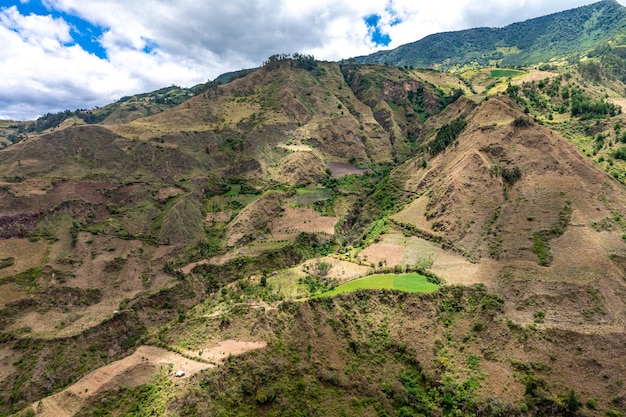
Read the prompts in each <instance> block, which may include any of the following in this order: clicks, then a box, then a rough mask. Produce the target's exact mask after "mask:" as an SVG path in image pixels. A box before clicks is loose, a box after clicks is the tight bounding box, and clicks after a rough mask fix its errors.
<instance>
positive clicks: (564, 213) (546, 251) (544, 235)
mask: <svg viewBox="0 0 626 417" xmlns="http://www.w3.org/2000/svg"><path fill="white" fill-rule="evenodd" d="M571 216H572V206H571V202H569V201H567V203H566V205H565V207H563V208H562V209H561V211H559V217H558V219H557V220H556V222H555V223H554V224H553V225H552V226H551V227H550V228H549V229H547V230H541V231H539V232H535V233H534V234H533V247H532V251H533V252H534V253H535V254H536V255H537V257H538V258H539V265H541V266H549V265H550V264H551V263H552V254H551V253H550V244H549V241H550V240H551V239H555V238H557V237H559V236H561V235H563V233H565V230H566V229H567V225H568V224H569V222H570V218H571Z"/></svg>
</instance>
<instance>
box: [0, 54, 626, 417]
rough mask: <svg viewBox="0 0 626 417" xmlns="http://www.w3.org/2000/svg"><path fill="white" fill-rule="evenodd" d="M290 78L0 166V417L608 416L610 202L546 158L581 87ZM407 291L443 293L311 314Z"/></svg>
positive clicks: (517, 75) (282, 71)
mask: <svg viewBox="0 0 626 417" xmlns="http://www.w3.org/2000/svg"><path fill="white" fill-rule="evenodd" d="M299 59H300V58H293V59H292V58H286V59H281V60H275V61H271V62H270V63H271V65H269V64H268V65H266V66H265V67H263V68H261V69H259V70H258V71H255V72H252V73H249V74H247V75H246V76H244V77H241V78H237V79H235V80H233V81H231V82H229V83H227V84H224V85H218V84H210V85H207V86H206V90H205V91H204V92H201V93H199V94H197V95H195V96H194V97H192V98H189V99H188V100H186V101H184V102H183V103H182V104H180V105H179V106H177V107H175V108H172V109H170V110H164V111H163V112H160V113H158V114H153V115H150V116H148V117H141V118H134V117H133V118H132V119H133V120H130V119H131V118H129V119H125V118H123V117H121V116H120V117H119V118H109V119H107V120H106V123H103V124H100V125H83V124H80V125H75V126H73V125H71V123H66V124H65V125H63V126H59V127H57V128H55V129H54V131H50V132H46V133H43V134H41V135H29V137H28V139H26V140H23V141H21V142H19V143H17V144H14V145H12V146H9V147H8V148H7V149H4V150H2V151H0V181H1V187H0V194H1V198H0V238H1V240H0V290H1V291H0V294H1V295H0V308H1V309H2V310H0V313H1V314H0V331H1V333H0V336H1V339H0V341H1V342H2V344H1V345H0V357H1V358H3V361H2V362H0V363H1V364H2V365H0V386H1V387H2V389H1V390H0V392H2V394H0V395H3V397H2V402H0V407H1V408H0V412H3V413H5V412H6V413H10V412H16V411H19V410H32V412H34V413H35V414H41V415H45V413H51V411H50V410H49V409H46V407H47V406H48V407H51V406H54V407H57V406H58V404H59V402H58V401H59V400H58V399H59V398H61V396H67V395H70V394H71V395H74V396H76V397H72V398H74V399H77V400H76V402H74V403H73V405H72V410H74V411H72V413H74V412H77V413H78V414H79V415H97V414H98V413H102V412H105V410H108V411H106V412H109V411H110V412H111V413H113V414H126V413H129V412H130V411H129V410H130V409H131V408H132V407H135V406H136V407H140V408H141V407H143V408H141V409H142V410H144V411H145V412H152V413H157V414H167V413H171V414H176V415H197V414H198V413H206V412H215V413H217V412H220V413H227V414H228V413H236V414H241V413H244V414H248V415H273V414H275V413H276V412H278V411H279V410H282V411H285V410H292V411H293V412H294V413H295V412H296V410H305V409H306V410H309V413H310V414H316V415H328V414H333V415H334V414H340V413H344V414H346V413H347V414H353V413H357V412H359V413H365V414H366V415H383V414H384V415H405V414H407V413H409V414H411V413H422V414H432V413H440V414H443V415H452V414H453V413H460V414H461V415H476V414H478V415H513V414H518V415H537V414H541V413H557V414H558V413H561V414H563V415H575V414H576V413H578V414H581V415H582V413H587V414H593V415H603V414H604V413H605V412H606V411H607V410H613V411H615V412H620V411H626V410H625V409H624V400H623V398H624V395H626V394H625V393H624V390H623V388H622V386H621V382H620V381H621V380H622V379H623V377H626V375H624V372H625V371H624V369H622V367H621V365H619V364H612V363H611V359H610V358H616V357H620V356H621V355H623V353H624V352H623V346H624V345H623V341H622V339H623V337H624V324H625V319H626V317H625V314H626V311H625V310H624V306H625V303H626V299H624V294H626V284H625V283H624V279H623V277H624V275H625V274H626V270H625V268H626V263H625V262H624V261H623V260H624V259H626V244H625V243H624V239H623V236H624V233H626V224H624V221H623V218H624V216H626V194H625V191H626V188H624V185H623V184H622V183H620V182H619V179H620V177H619V175H613V176H611V175H609V174H608V173H607V172H606V170H604V169H603V168H604V167H603V166H599V165H598V163H597V161H594V160H592V158H590V157H589V155H585V154H584V153H583V152H581V150H580V149H579V148H580V146H579V147H578V148H577V146H576V145H579V143H576V141H575V140H572V138H571V137H569V136H568V139H570V140H568V139H566V138H565V137H564V136H566V133H567V132H569V131H570V130H569V129H578V128H577V127H576V126H578V123H584V121H583V118H582V115H581V114H576V113H575V109H577V108H578V107H576V106H577V104H576V103H577V102H575V101H574V100H573V99H571V98H570V97H572V96H569V95H568V98H567V99H566V98H564V93H563V91H565V89H567V91H568V94H574V96H575V97H583V98H584V97H586V98H585V100H587V101H588V102H589V103H601V104H602V105H604V104H606V103H607V102H606V101H604V98H603V97H602V96H601V94H602V91H601V90H600V88H597V87H594V86H593V85H587V84H585V81H584V79H583V78H580V77H578V78H577V77H573V76H571V75H570V76H569V77H565V75H564V74H560V73H557V72H537V71H534V72H532V73H528V72H525V71H521V70H519V71H512V70H511V71H508V70H506V71H505V70H498V72H487V71H483V72H480V71H477V72H475V73H471V74H470V73H465V74H464V75H463V76H462V77H456V76H453V75H451V74H443V73H438V72H436V71H429V70H412V69H409V68H392V67H379V66H361V65H355V64H353V63H349V64H346V65H341V66H340V65H338V64H334V63H321V62H315V63H311V62H308V61H307V62H306V64H307V65H306V66H302V65H301V64H302V63H301V62H300V61H299ZM494 71H495V70H494ZM534 83H536V84H534ZM539 83H541V86H539ZM557 84H558V85H557ZM611 88H613V90H611V92H612V93H614V92H615V91H616V90H615V89H614V88H615V85H612V87H611ZM576 89H580V92H578V90H576ZM477 91H478V92H479V93H477ZM549 92H551V93H549ZM572 92H573V93H572ZM549 94H552V96H550V97H552V102H551V104H550V105H546V106H543V107H542V103H543V102H544V101H545V100H544V95H545V96H546V97H548V95H549ZM576 94H578V95H576ZM605 94H606V93H605ZM581 100H582V99H581ZM594 100H595V101H594ZM603 103H604V104H603ZM557 108H558V109H560V111H557ZM594 108H595V107H594ZM598 108H599V107H598ZM607 108H608V107H607ZM610 109H612V110H613V111H609V112H607V113H606V114H601V115H599V116H598V119H597V120H599V121H598V122H597V126H599V127H598V129H599V130H598V131H597V132H595V131H594V132H593V133H591V132H589V133H590V134H593V135H596V134H597V133H598V132H605V131H606V130H607V129H609V128H610V126H616V125H617V124H618V123H621V120H622V115H621V113H620V112H619V111H617V107H611V108H610ZM557 113H558V115H557V116H556V117H555V114H557ZM549 116H551V117H549ZM592 127H593V126H592ZM603 129H604V130H603ZM614 130H615V129H614ZM614 136H615V140H617V139H618V137H619V136H618V133H617V131H615V132H614ZM607 137H609V136H607ZM611 137H612V136H611ZM608 146H609V145H608V143H607V149H606V150H605V152H607V154H608V152H612V151H609V150H608ZM583 151H584V149H583ZM619 164H620V162H619V161H617V162H615V163H614V165H613V166H614V167H616V168H615V169H617V168H619V167H620V165H619ZM405 271H408V272H415V271H416V272H419V273H420V274H423V277H426V278H428V279H429V280H430V281H429V282H430V284H443V285H444V287H443V288H441V289H440V290H439V291H438V292H435V293H434V294H431V295H422V296H420V295H404V294H403V293H399V292H387V291H381V290H374V291H372V292H369V293H362V292H358V293H356V294H347V295H343V296H337V297H336V298H326V299H320V300H317V299H312V298H311V297H319V296H323V295H324V291H326V290H328V289H331V288H336V287H338V286H339V285H340V284H343V283H347V282H351V281H352V280H354V279H355V278H359V277H363V276H366V275H369V274H371V273H382V272H387V273H390V272H391V273H393V272H396V273H400V272H405ZM294 300H297V301H294ZM113 338H114V339H115V340H112V339H113ZM594 341H596V342H597V343H601V344H602V346H603V349H595V347H594V343H596V342H594ZM241 343H243V344H241ZM145 344H148V345H156V346H159V347H161V348H165V349H169V350H171V351H176V352H178V353H179V354H181V355H184V357H187V358H189V360H193V361H195V362H194V363H206V364H207V368H210V369H209V370H206V371H202V372H200V373H199V374H197V375H195V376H193V377H191V378H189V379H185V381H184V382H183V381H182V380H177V379H175V377H173V376H172V375H171V374H172V373H173V372H175V370H174V369H170V368H167V366H166V365H163V366H165V367H164V368H162V367H160V365H159V364H165V363H168V362H167V361H168V360H169V359H167V358H166V357H169V356H168V355H166V354H163V358H161V359H162V361H161V359H160V358H159V356H158V354H156V353H155V354H154V355H153V354H151V356H150V358H149V359H148V360H147V362H146V363H145V364H143V365H142V364H141V363H139V364H138V363H135V362H134V360H135V359H137V358H136V357H135V356H133V357H134V358H135V359H133V361H130V360H128V361H121V362H117V361H118V360H120V359H122V358H123V357H126V356H128V355H130V354H131V353H132V352H133V351H136V349H137V348H139V347H140V346H142V345H145ZM241 346H244V347H243V348H242V347H241ZM142 349H144V350H145V349H146V348H145V347H144V348H142ZM249 349H260V350H259V351H258V352H252V353H246V354H245V355H244V356H242V357H241V358H231V359H229V360H227V361H226V362H225V364H224V365H223V366H217V367H215V368H214V367H213V365H215V364H217V363H218V362H221V361H222V360H223V359H224V358H227V357H228V356H229V355H230V354H232V355H239V354H243V353H245V352H246V351H248V350H249ZM142 351H143V350H142ZM151 352H152V351H151ZM154 352H160V351H159V350H154ZM154 352H153V353H154ZM207 352H212V353H210V354H207ZM155 355H156V356H155ZM177 358H179V357H178V356H177ZM216 358H217V359H216ZM177 360H178V359H177ZM131 362H132V363H131ZM76 363H80V366H75V364H76ZM112 363H114V364H117V365H111V368H102V367H103V366H104V365H106V364H112ZM125 363H131V365H132V366H131V365H129V366H128V367H126V365H124V364H125ZM176 363H177V364H178V362H176ZM208 365H211V366H210V367H209V366H208ZM177 366H178V365H177ZM181 366H182V365H181ZM198 367H199V368H198V369H200V368H203V366H200V365H198ZM381 367H382V368H385V370H384V372H378V371H376V370H377V369H379V368H381ZM100 368H101V371H100V372H102V375H101V376H98V375H99V374H98V371H97V370H98V369H100ZM113 368H115V369H117V371H116V373H115V375H108V376H106V378H108V379H106V378H105V379H106V380H107V381H108V380H111V381H117V382H111V383H110V384H109V385H106V384H104V385H102V384H101V385H102V386H101V385H98V391H97V392H93V393H84V394H81V395H78V394H77V393H78V391H77V390H78V388H77V387H83V385H80V384H81V383H82V384H84V381H83V382H81V383H78V381H79V380H80V379H81V378H82V377H84V376H85V375H87V374H89V375H92V377H91V378H95V379H98V378H101V377H102V378H104V375H105V374H106V372H108V371H106V370H107V369H113ZM194 369H195V368H194ZM92 371H95V372H96V373H95V374H90V372H92ZM194 372H195V371H194ZM581 373H584V374H585V375H586V378H587V379H585V380H583V379H580V378H579V377H578V375H580V374H581ZM93 375H96V376H93ZM242 375H244V377H242ZM264 375H265V376H264ZM270 376H271V377H270ZM268 378H269V379H268ZM124 381H126V382H124ZM129 381H132V383H131V382H129ZM177 381H180V382H181V383H180V384H178V382H177ZM74 383H78V385H72V384H74ZM66 387H70V388H69V389H68V390H67V391H63V393H59V394H57V396H55V397H51V398H52V399H51V398H48V399H46V400H44V401H42V402H41V403H39V400H41V399H43V398H45V397H48V396H50V395H52V394H54V393H57V392H58V391H60V390H62V389H64V388H66ZM220 392H222V394H219V393H220ZM68 393H69V394H68ZM452 393H454V395H452ZM71 395H70V396H71ZM113 397H116V398H119V399H120V400H111V398H113ZM68 398H69V397H68ZM133 398H134V400H131V399H133ZM133 401H134V402H133ZM583 401H584V403H583ZM39 404H41V405H39ZM50 404H52V405H50ZM129 404H131V405H129ZM133 404H134V405H133ZM285 407H286V408H285ZM78 410H80V411H78ZM24 413H27V411H24ZM403 413H404V414H403ZM533 413H534V414H533Z"/></svg>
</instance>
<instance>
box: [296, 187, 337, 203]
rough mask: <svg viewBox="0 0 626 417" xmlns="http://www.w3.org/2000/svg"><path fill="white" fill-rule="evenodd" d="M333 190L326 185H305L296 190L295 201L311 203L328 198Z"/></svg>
mask: <svg viewBox="0 0 626 417" xmlns="http://www.w3.org/2000/svg"><path fill="white" fill-rule="evenodd" d="M331 196H332V191H331V190H330V189H328V188H326V187H303V188H298V189H297V190H296V198H295V202H296V204H299V205H309V204H313V203H315V202H316V201H323V200H328V199H329V198H330V197H331Z"/></svg>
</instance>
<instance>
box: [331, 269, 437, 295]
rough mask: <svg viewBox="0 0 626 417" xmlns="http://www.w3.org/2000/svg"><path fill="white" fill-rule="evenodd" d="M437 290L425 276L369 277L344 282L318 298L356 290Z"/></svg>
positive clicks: (394, 275)
mask: <svg viewBox="0 0 626 417" xmlns="http://www.w3.org/2000/svg"><path fill="white" fill-rule="evenodd" d="M438 288H439V286H438V285H437V284H433V283H430V282H428V281H426V277H425V276H423V275H420V274H416V273H411V274H384V275H369V276H367V277H363V278H359V279H355V280H354V281H350V282H346V283H345V284H342V285H340V286H338V287H337V288H334V289H332V290H330V291H327V292H325V293H323V294H320V295H319V297H332V296H334V295H337V294H343V293H346V292H354V291H357V290H380V289H393V290H400V291H406V292H434V291H437V289H438Z"/></svg>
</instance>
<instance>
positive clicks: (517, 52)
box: [356, 0, 626, 70]
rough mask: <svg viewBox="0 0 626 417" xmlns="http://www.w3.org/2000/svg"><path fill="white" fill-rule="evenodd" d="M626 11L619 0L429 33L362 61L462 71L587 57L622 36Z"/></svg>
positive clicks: (361, 58) (364, 58) (357, 59)
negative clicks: (509, 21) (500, 23)
mask: <svg viewBox="0 0 626 417" xmlns="http://www.w3.org/2000/svg"><path fill="white" fill-rule="evenodd" d="M624 28H626V8H624V7H623V6H621V5H620V4H619V3H618V2H617V1H615V0H603V1H600V2H597V3H594V4H591V5H588V6H583V7H579V8H576V9H571V10H567V11H564V12H559V13H554V14H551V15H548V16H542V17H539V18H535V19H530V20H527V21H524V22H520V23H514V24H511V25H509V26H505V27H503V28H475V29H468V30H462V31H457V32H446V33H438V34H434V35H429V36H427V37H425V38H424V39H421V40H418V41H416V42H413V43H409V44H406V45H402V46H400V47H398V48H396V49H393V50H389V51H380V52H376V53H374V54H372V55H368V56H361V57H357V58H356V62H359V63H368V64H385V65H397V66H405V65H406V66H413V67H416V68H436V69H441V70H449V69H460V68H464V67H467V66H486V65H496V64H498V65H501V66H503V67H515V66H529V65H535V64H540V63H548V62H552V61H559V60H561V59H564V58H567V57H569V56H570V55H573V56H575V57H576V58H577V57H578V56H580V55H583V54H586V53H587V52H588V51H589V50H591V49H593V48H594V47H595V46H596V45H597V44H598V43H604V42H607V41H608V40H612V39H615V38H616V37H618V35H622V34H623V32H624Z"/></svg>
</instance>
